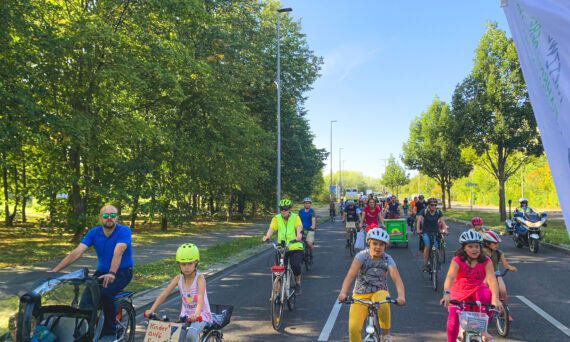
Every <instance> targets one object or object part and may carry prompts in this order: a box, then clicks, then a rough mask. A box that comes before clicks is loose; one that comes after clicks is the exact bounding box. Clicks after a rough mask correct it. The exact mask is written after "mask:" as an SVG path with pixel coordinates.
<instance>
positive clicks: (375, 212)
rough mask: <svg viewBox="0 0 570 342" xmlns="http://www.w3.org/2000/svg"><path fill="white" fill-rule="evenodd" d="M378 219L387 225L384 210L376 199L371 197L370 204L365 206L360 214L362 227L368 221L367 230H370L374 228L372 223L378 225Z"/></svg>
mask: <svg viewBox="0 0 570 342" xmlns="http://www.w3.org/2000/svg"><path fill="white" fill-rule="evenodd" d="M378 221H380V223H381V224H382V226H384V227H385V224H384V218H382V210H381V209H380V207H378V206H377V205H376V201H375V200H374V199H373V198H371V199H369V200H368V206H367V207H366V208H364V210H363V211H362V214H361V215H360V226H361V227H362V224H363V223H366V232H368V231H369V230H370V229H372V228H370V227H371V226H370V225H376V227H378Z"/></svg>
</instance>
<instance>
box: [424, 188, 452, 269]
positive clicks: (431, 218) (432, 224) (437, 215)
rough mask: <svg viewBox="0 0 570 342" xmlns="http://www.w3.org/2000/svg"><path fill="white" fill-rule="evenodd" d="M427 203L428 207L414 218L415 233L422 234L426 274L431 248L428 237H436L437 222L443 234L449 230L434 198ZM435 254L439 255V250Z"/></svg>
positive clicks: (436, 243) (436, 245)
mask: <svg viewBox="0 0 570 342" xmlns="http://www.w3.org/2000/svg"><path fill="white" fill-rule="evenodd" d="M428 203H429V205H428V207H427V208H424V209H422V211H420V212H419V213H418V215H417V218H416V233H418V235H419V234H420V232H421V233H422V235H421V239H422V240H423V245H424V267H423V271H424V272H427V270H428V267H427V262H428V256H429V249H430V247H431V241H430V238H429V236H430V235H436V236H437V235H438V233H439V222H441V225H442V228H443V233H444V234H446V233H447V229H448V228H449V227H448V226H447V225H446V224H445V219H444V218H443V213H442V212H441V210H439V209H437V208H436V206H437V200H436V199H435V198H430V199H429V202H428ZM422 219H423V225H422ZM420 228H421V229H420ZM437 240H438V239H434V240H433V241H434V244H435V247H436V248H438V241H437ZM437 253H438V254H439V249H438V250H437ZM438 257H439V256H438Z"/></svg>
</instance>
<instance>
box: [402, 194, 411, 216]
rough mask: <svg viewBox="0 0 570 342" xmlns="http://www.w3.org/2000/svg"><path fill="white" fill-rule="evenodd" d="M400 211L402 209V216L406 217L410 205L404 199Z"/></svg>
mask: <svg viewBox="0 0 570 342" xmlns="http://www.w3.org/2000/svg"><path fill="white" fill-rule="evenodd" d="M402 209H404V210H403V211H404V216H407V215H408V213H409V209H410V205H409V204H408V199H407V198H404V204H403V205H402Z"/></svg>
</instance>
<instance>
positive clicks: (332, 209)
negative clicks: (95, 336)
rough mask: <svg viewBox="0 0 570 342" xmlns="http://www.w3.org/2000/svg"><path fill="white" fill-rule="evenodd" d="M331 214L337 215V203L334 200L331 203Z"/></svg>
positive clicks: (332, 215)
mask: <svg viewBox="0 0 570 342" xmlns="http://www.w3.org/2000/svg"><path fill="white" fill-rule="evenodd" d="M329 215H330V216H331V218H333V217H335V215H336V205H335V203H334V200H331V203H330V204H329Z"/></svg>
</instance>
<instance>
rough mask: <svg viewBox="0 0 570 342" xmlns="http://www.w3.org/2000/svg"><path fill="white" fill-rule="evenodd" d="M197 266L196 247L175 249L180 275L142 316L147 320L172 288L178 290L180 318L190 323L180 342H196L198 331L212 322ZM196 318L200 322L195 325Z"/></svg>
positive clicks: (202, 276)
mask: <svg viewBox="0 0 570 342" xmlns="http://www.w3.org/2000/svg"><path fill="white" fill-rule="evenodd" d="M199 262H200V251H199V250H198V247H196V245H194V244H191V243H185V244H183V245H181V246H180V247H178V249H177V250H176V263H178V267H180V273H179V274H177V275H175V276H174V278H172V280H171V281H170V284H169V285H168V287H167V288H165V289H164V290H163V291H162V292H161V293H160V295H159V296H158V298H156V300H155V301H154V303H153V304H152V307H151V308H150V309H149V310H147V311H145V312H144V316H145V317H149V316H150V314H152V313H154V312H155V311H156V309H158V307H159V306H160V305H161V304H162V303H163V302H164V301H165V300H166V298H168V296H169V295H170V293H171V292H172V291H173V290H174V288H176V287H178V292H179V293H180V297H181V298H182V308H181V310H180V317H181V318H182V317H186V318H187V319H190V321H191V322H192V324H191V325H190V328H189V329H188V330H187V331H184V332H183V334H185V336H181V338H180V340H181V341H186V340H188V341H197V340H198V335H199V334H200V332H201V331H202V329H204V328H205V327H206V326H208V325H210V324H212V322H213V320H212V313H211V311H210V302H209V301H208V291H207V290H206V278H204V275H203V274H202V273H200V271H198V263H199ZM200 316H201V317H202V321H201V322H198V321H196V320H197V318H198V317H200Z"/></svg>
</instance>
